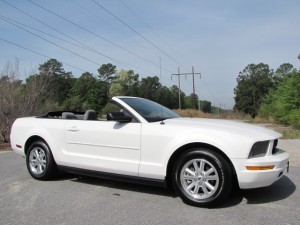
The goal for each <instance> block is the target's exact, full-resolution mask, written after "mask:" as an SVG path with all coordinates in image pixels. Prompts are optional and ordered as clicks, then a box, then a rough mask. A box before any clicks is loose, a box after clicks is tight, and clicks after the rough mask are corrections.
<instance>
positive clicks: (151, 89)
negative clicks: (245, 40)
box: [138, 76, 162, 102]
mask: <svg viewBox="0 0 300 225" xmlns="http://www.w3.org/2000/svg"><path fill="white" fill-rule="evenodd" d="M161 87H162V85H161V83H160V82H159V78H158V77H157V76H154V77H146V78H143V79H142V80H141V83H140V86H139V92H138V93H139V97H142V98H147V99H150V100H152V101H156V102H159V94H158V91H159V89H160V88H161Z"/></svg>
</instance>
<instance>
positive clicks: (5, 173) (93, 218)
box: [0, 149, 300, 225]
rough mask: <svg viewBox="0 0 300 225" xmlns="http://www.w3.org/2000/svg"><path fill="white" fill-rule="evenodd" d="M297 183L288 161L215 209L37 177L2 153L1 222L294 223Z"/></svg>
mask: <svg viewBox="0 0 300 225" xmlns="http://www.w3.org/2000/svg"><path fill="white" fill-rule="evenodd" d="M299 152H300V149H299ZM293 154H295V155H297V154H299V153H297V152H296V151H295V152H294V153H293ZM299 186H300V167H299V166H298V165H293V164H292V165H291V170H290V173H289V174H288V175H287V176H284V177H283V178H282V179H281V180H279V181H277V182H276V183H275V184H274V185H273V186H271V187H268V188H261V189H255V190H247V191H236V192H234V193H232V194H231V196H230V198H229V200H228V202H226V203H224V204H223V205H221V206H220V207H219V208H214V209H207V208H196V207H191V206H188V205H186V204H184V203H183V202H182V201H181V199H180V198H179V197H177V196H175V195H174V193H172V192H171V191H169V190H167V189H164V188H158V187H150V186H143V185H136V184H127V183H121V182H114V181H107V180H102V179H94V178H87V177H80V176H73V175H62V176H60V178H59V179H56V180H53V181H47V182H43V181H36V180H34V179H32V178H31V177H30V175H29V174H28V172H27V170H26V166H25V160H24V158H22V157H20V156H17V155H15V154H14V153H13V152H0V188H1V192H0V224H1V225H2V224H3V225H8V224H43V225H46V224H114V225H118V224H122V225H124V224H130V225H131V224H139V225H140V224H195V225H196V224H201V225H205V224H209V225H214V224H218V225H221V224H230V225H233V224H238V225H243V224H264V225H266V224H272V225H275V224H278V225H279V224H280V225H282V224H295V225H296V224H299V221H300V204H299V203H300V201H299V200H300V191H299V189H298V187H299Z"/></svg>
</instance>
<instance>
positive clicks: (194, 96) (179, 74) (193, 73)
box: [171, 66, 201, 109]
mask: <svg viewBox="0 0 300 225" xmlns="http://www.w3.org/2000/svg"><path fill="white" fill-rule="evenodd" d="M187 75H192V76H193V108H194V109H195V107H196V105H195V104H196V93H195V75H200V78H201V73H195V72H194V66H192V72H191V73H180V70H179V67H178V73H174V74H171V78H172V76H178V85H179V95H178V96H179V109H181V101H180V76H187Z"/></svg>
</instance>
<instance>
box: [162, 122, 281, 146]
mask: <svg viewBox="0 0 300 225" xmlns="http://www.w3.org/2000/svg"><path fill="white" fill-rule="evenodd" d="M165 122H166V124H168V125H174V126H179V127H181V128H184V127H185V128H188V129H198V130H201V131H202V132H205V131H207V132H214V133H216V134H217V133H218V134H222V133H223V134H235V135H238V136H247V137H249V138H252V139H255V140H257V141H259V140H272V139H277V138H281V137H282V135H281V134H280V133H278V132H276V131H273V130H270V129H267V128H265V127H261V126H258V125H253V124H248V123H245V122H241V121H233V120H221V119H199V118H185V117H182V118H174V119H169V120H167V121H165ZM222 136H223V135H222Z"/></svg>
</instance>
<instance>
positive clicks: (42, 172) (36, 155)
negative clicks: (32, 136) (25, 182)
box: [26, 141, 56, 180]
mask: <svg viewBox="0 0 300 225" xmlns="http://www.w3.org/2000/svg"><path fill="white" fill-rule="evenodd" d="M26 165H27V169H28V171H29V173H30V175H31V176H32V177H33V178H34V179H37V180H49V179H50V178H52V177H53V176H54V175H55V174H56V163H55V161H54V159H53V156H52V153H51V150H50V148H49V147H48V145H47V144H46V143H45V142H43V141H36V142H34V143H33V144H31V145H30V147H29V149H28V152H27V154H26Z"/></svg>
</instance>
